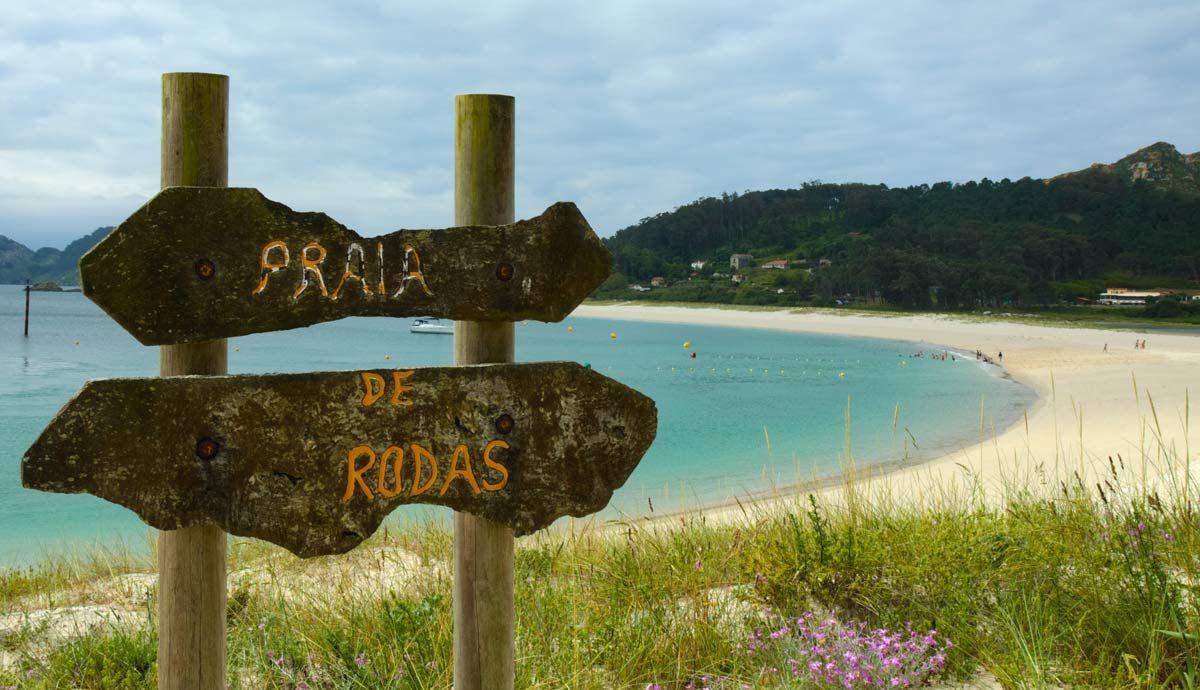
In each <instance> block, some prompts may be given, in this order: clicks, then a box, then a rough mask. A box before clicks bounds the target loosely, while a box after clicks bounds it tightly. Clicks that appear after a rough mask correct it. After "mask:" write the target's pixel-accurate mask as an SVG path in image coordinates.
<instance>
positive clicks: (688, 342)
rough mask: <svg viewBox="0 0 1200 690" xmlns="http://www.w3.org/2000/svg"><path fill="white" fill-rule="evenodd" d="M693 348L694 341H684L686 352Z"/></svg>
mask: <svg viewBox="0 0 1200 690" xmlns="http://www.w3.org/2000/svg"><path fill="white" fill-rule="evenodd" d="M691 346H692V341H690V340H685V341H683V349H685V350H686V349H688V348H689V347H691Z"/></svg>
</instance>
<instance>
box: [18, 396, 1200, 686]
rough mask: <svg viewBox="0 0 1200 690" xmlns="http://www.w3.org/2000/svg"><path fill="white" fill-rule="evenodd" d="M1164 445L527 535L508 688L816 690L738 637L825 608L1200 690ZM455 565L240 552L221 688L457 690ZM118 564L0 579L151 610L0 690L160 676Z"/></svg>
mask: <svg viewBox="0 0 1200 690" xmlns="http://www.w3.org/2000/svg"><path fill="white" fill-rule="evenodd" d="M1185 418H1186V412H1185ZM1152 433H1154V432H1152ZM1160 438H1161V436H1160ZM847 443H849V440H847ZM1160 448H1161V453H1160V454H1156V455H1155V461H1156V462H1160V463H1163V466H1160V467H1159V468H1158V469H1160V470H1162V469H1164V468H1165V469H1166V470H1167V471H1166V473H1165V474H1160V475H1159V476H1161V477H1170V479H1169V480H1163V481H1158V482H1156V483H1154V484H1147V483H1144V482H1143V481H1142V479H1141V475H1142V470H1141V468H1140V467H1138V468H1134V467H1129V466H1127V465H1126V463H1125V462H1124V460H1123V459H1121V458H1120V457H1115V458H1113V459H1112V460H1111V461H1110V463H1109V464H1108V468H1107V471H1106V472H1105V473H1104V476H1102V477H1096V478H1095V481H1093V480H1092V479H1088V480H1086V481H1085V480H1084V479H1082V478H1076V479H1074V480H1073V481H1070V482H1066V481H1064V482H1060V483H1058V484H1055V485H1053V487H1052V490H1050V491H1047V490H1046V489H1045V488H1044V487H1042V486H1039V485H1029V486H1023V485H1015V484H1014V485H1010V486H1008V487H1006V488H1005V495H1004V498H1003V500H1002V501H996V500H995V499H994V496H992V495H990V494H989V495H985V492H984V491H983V490H982V489H981V488H980V487H979V484H978V483H977V482H973V481H966V482H963V483H962V484H961V486H963V487H967V488H965V489H956V490H949V489H944V488H939V487H926V489H927V492H926V493H927V495H936V500H927V501H924V502H919V501H916V500H913V499H912V497H911V496H910V495H908V494H905V493H903V492H902V491H901V490H900V489H899V488H897V489H895V490H892V489H889V488H887V484H886V483H884V484H872V485H855V484H848V485H846V486H844V487H842V489H841V490H840V491H838V492H836V494H830V495H816V494H810V495H804V494H801V495H797V496H795V497H793V498H791V499H788V500H785V501H784V502H783V503H782V504H777V505H775V506H774V507H773V508H772V509H770V510H765V509H764V510H755V509H750V508H747V509H745V510H744V512H743V513H742V514H741V515H740V517H738V518H736V519H726V520H713V519H709V518H706V517H704V516H702V515H690V516H681V517H675V518H671V519H669V520H657V521H651V520H629V521H626V522H623V523H620V524H615V525H613V524H607V525H602V524H591V523H574V524H573V525H569V526H566V527H563V528H560V529H557V530H553V531H551V532H550V533H549V534H545V535H541V536H536V537H532V538H528V539H525V540H522V541H521V542H520V543H519V545H518V551H517V563H516V567H517V669H518V678H517V686H518V687H522V688H564V687H565V688H638V689H639V690H640V689H642V688H646V687H654V686H655V685H657V686H659V687H661V688H672V689H674V688H701V687H711V688H717V687H722V688H725V687H728V688H734V687H738V688H740V687H772V688H794V687H814V686H819V685H817V684H816V682H815V681H814V680H812V679H811V678H810V677H809V676H807V675H805V674H804V673H802V672H801V673H796V672H793V670H792V669H794V668H797V665H798V664H801V665H802V664H803V663H804V662H805V661H806V659H807V657H806V656H805V654H808V653H809V652H806V651H805V645H804V644H801V642H802V641H803V640H802V639H801V638H798V637H796V636H795V634H794V631H793V632H788V633H786V634H780V636H781V637H782V638H783V639H782V640H781V641H780V642H779V643H778V644H775V645H774V646H770V645H765V644H764V645H762V646H763V647H764V650H763V651H761V652H759V653H753V654H751V653H747V651H746V650H747V640H765V639H767V637H770V636H769V635H768V636H764V632H767V633H770V632H774V633H779V631H780V630H783V629H787V630H789V631H791V630H792V629H793V628H795V626H794V625H792V626H791V627H788V625H790V624H789V623H788V621H797V620H822V619H824V618H826V617H830V618H831V619H832V618H834V617H836V619H838V620H839V621H848V622H849V621H858V622H861V624H862V625H863V626H865V627H864V628H862V630H868V631H869V630H872V629H876V628H878V629H886V630H889V631H905V630H906V629H907V626H909V625H911V626H912V628H913V630H914V631H916V632H915V633H914V634H917V635H918V636H919V635H925V634H927V633H928V632H929V631H933V630H936V631H937V632H936V636H937V639H939V640H949V641H952V642H953V645H954V646H953V648H952V649H950V650H949V651H947V652H945V660H944V661H945V669H944V674H945V676H946V677H948V678H960V679H969V678H973V677H976V676H977V675H978V674H980V673H986V674H990V675H991V676H994V677H995V678H996V679H997V680H999V682H1000V683H1001V684H1003V686H1004V687H1009V688H1034V687H1037V688H1042V687H1048V686H1058V687H1102V688H1167V687H1183V688H1194V687H1197V685H1198V684H1200V551H1198V549H1197V545H1198V542H1200V539H1198V538H1200V520H1198V518H1197V515H1196V512H1195V509H1194V497H1195V495H1196V489H1197V487H1196V479H1195V478H1194V477H1193V476H1192V475H1191V473H1190V472H1191V467H1190V462H1191V458H1190V455H1189V453H1190V452H1191V451H1190V448H1183V449H1176V448H1173V447H1171V446H1170V445H1169V444H1167V443H1165V442H1162V443H1160ZM847 455H848V457H849V456H850V454H849V449H848V451H847ZM964 471H968V470H964ZM968 472H969V471H968ZM450 556H451V542H450V537H449V535H448V534H447V533H446V531H445V530H444V529H443V528H441V527H440V526H437V525H434V524H419V525H413V526H410V527H407V528H404V529H402V530H400V531H394V530H393V531H391V532H388V533H385V534H382V535H380V536H378V537H376V538H375V539H373V540H371V541H370V542H369V543H368V544H366V545H365V546H364V547H362V548H360V549H358V550H356V551H355V552H353V553H352V554H350V555H347V556H344V557H341V558H334V559H314V560H311V561H298V560H297V559H294V558H292V557H291V556H288V555H286V554H283V553H281V552H279V551H278V550H276V549H273V548H270V547H267V546H264V545H261V544H258V543H251V542H241V541H239V542H236V543H235V544H234V546H233V549H232V557H231V566H230V569H231V577H230V581H231V595H230V598H229V606H228V621H229V666H230V684H231V687H233V688H287V689H288V690H291V689H294V688H347V689H349V688H397V689H398V688H422V689H424V688H448V687H450V683H451V668H452V664H451V659H450V650H451V639H452V627H451V619H452V616H451V582H450V574H449V570H448V567H447V563H449V562H451V558H450ZM126 570H127V568H126V567H124V566H122V567H120V568H115V569H114V568H111V567H106V566H105V565H104V564H103V563H102V562H99V561H91V562H88V561H82V560H81V561H78V562H74V563H73V564H71V565H70V566H68V565H65V564H64V563H63V562H61V561H48V562H46V563H44V564H43V565H41V566H39V567H37V568H34V569H31V570H25V571H8V572H5V573H3V574H0V603H3V605H4V609H5V612H6V613H7V614H8V616H10V620H11V616H14V615H16V616H19V615H20V614H21V613H22V612H29V611H32V610H33V609H34V608H37V607H44V606H46V602H50V605H58V606H61V605H69V604H78V603H92V604H96V603H107V604H110V605H114V606H125V607H128V608H132V609H138V610H141V611H143V612H144V615H138V616H135V617H134V618H133V619H132V620H134V621H135V622H133V623H130V622H129V619H122V620H123V622H121V623H119V624H112V625H99V626H96V627H93V628H91V629H90V630H88V631H87V632H85V633H84V634H81V635H65V636H56V635H54V634H53V633H52V631H50V630H49V629H48V628H47V627H46V625H45V624H44V623H37V622H33V620H34V619H33V618H32V617H31V618H30V621H31V622H30V623H29V624H28V625H24V626H17V627H15V628H13V627H11V626H10V628H8V632H7V633H0V653H3V654H5V655H7V658H8V665H7V666H6V667H5V669H4V670H0V687H3V686H13V687H18V686H19V687H21V688H68V687H78V688H150V687H153V686H154V675H155V667H154V649H155V630H154V623H155V621H154V616H153V612H154V605H153V603H154V602H153V600H152V598H151V599H150V600H144V599H143V600H136V598H134V599H129V598H126V599H122V598H121V597H120V596H117V595H113V594H112V593H111V591H112V590H111V588H106V587H105V586H104V583H106V582H111V581H112V580H113V579H114V578H118V577H119V576H120V574H121V573H122V572H125V571H126ZM106 593H107V594H106ZM152 596H153V592H151V597H152ZM106 597H107V598H106ZM806 616H809V617H808V618H805V617H806ZM812 616H815V617H812ZM780 621H783V623H780ZM781 625H783V626H784V627H783V628H781V627H780V626H781ZM839 625H840V623H839ZM804 639H807V638H804ZM914 639H915V638H914ZM754 645H755V649H756V650H757V649H758V647H759V646H760V645H759V643H758V642H755V643H754ZM800 668H802V666H800Z"/></svg>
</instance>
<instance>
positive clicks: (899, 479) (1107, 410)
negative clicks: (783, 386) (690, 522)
mask: <svg viewBox="0 0 1200 690" xmlns="http://www.w3.org/2000/svg"><path fill="white" fill-rule="evenodd" d="M572 316H576V317H581V318H591V319H614V320H617V319H619V320H626V321H650V322H659V323H682V324H696V325H707V326H732V327H738V328H763V329H770V330H777V331H784V332H796V333H815V334H824V335H838V336H849V337H861V338H871V339H876V340H891V341H903V342H911V343H919V344H924V345H926V346H927V347H934V348H938V349H949V350H955V351H960V352H968V353H973V352H974V351H975V350H976V349H979V350H982V351H984V352H985V354H989V355H991V356H992V357H997V355H998V353H999V352H1004V366H1003V367H1001V371H1003V372H1004V374H1003V375H1007V376H1009V377H1011V378H1012V379H1013V380H1014V381H1016V382H1017V383H1019V384H1021V385H1024V386H1025V387H1027V388H1029V389H1030V390H1031V391H1032V392H1033V393H1034V394H1035V395H1036V398H1035V400H1033V401H1032V402H1031V404H1030V405H1029V406H1028V407H1027V409H1026V411H1025V414H1024V416H1023V418H1021V417H1018V418H1017V419H1016V420H1014V423H1013V424H1011V425H1010V426H1008V427H1007V428H1005V429H1003V430H1001V429H996V430H994V432H993V435H992V436H991V437H990V438H987V439H984V440H982V441H979V442H974V443H971V442H967V443H964V444H963V445H962V446H961V447H955V448H953V449H951V450H948V451H944V452H940V453H935V454H932V455H931V456H930V457H927V458H922V459H920V460H918V461H916V462H905V461H902V460H894V461H886V460H885V461H883V462H880V463H872V464H871V465H870V466H868V467H863V468H852V470H851V472H852V474H851V476H850V477H848V476H847V472H845V471H843V472H838V473H834V474H831V475H828V476H823V477H819V478H817V479H815V480H812V481H806V482H799V483H796V484H792V485H788V486H786V487H779V488H777V489H770V490H764V491H762V492H754V493H752V494H749V495H744V496H735V497H732V498H730V499H728V500H724V501H720V502H716V503H709V504H701V505H698V506H696V507H694V508H690V509H683V510H680V511H674V512H671V513H668V514H655V515H653V516H640V517H638V518H637V519H638V520H651V521H659V520H663V519H669V518H671V517H678V516H679V515H681V514H696V513H703V514H705V515H706V516H726V517H731V516H732V515H736V514H738V513H740V511H742V510H744V509H745V508H746V507H747V504H750V505H752V506H755V507H770V506H772V505H777V504H778V503H779V502H780V501H785V500H787V499H788V498H791V497H795V496H797V495H803V494H805V493H810V492H814V491H816V492H829V491H834V490H836V489H838V488H839V487H842V486H844V485H845V482H846V480H847V479H848V478H849V479H851V480H852V481H854V482H855V483H856V484H865V485H869V486H872V487H878V488H886V489H887V490H889V491H890V492H892V493H893V494H898V495H900V496H904V497H909V498H913V499H918V500H928V498H930V497H931V496H932V494H933V493H936V492H937V491H942V490H948V489H952V488H954V487H958V488H962V487H964V486H966V485H972V484H975V483H976V482H978V484H977V488H981V489H983V491H984V492H985V494H986V495H987V496H989V497H991V498H999V497H1001V496H1002V495H1003V491H1004V488H1005V486H1007V485H1011V484H1017V485H1022V486H1024V485H1027V484H1029V483H1030V482H1032V481H1036V482H1038V483H1040V484H1043V485H1046V484H1053V485H1055V486H1057V483H1056V479H1058V478H1064V477H1070V476H1071V475H1072V474H1074V473H1078V474H1079V475H1080V477H1081V479H1082V478H1086V477H1089V476H1092V475H1094V474H1095V473H1096V472H1097V470H1098V469H1099V468H1101V467H1103V468H1105V469H1106V468H1107V459H1108V457H1109V456H1110V455H1112V456H1116V455H1117V454H1120V457H1121V458H1122V460H1127V459H1128V460H1132V461H1134V462H1139V461H1140V463H1141V471H1142V473H1143V474H1144V475H1146V476H1148V477H1149V476H1152V475H1153V476H1159V475H1162V474H1163V473H1165V472H1167V471H1168V470H1170V469H1171V468H1167V467H1163V466H1162V462H1161V452H1160V451H1161V447H1160V444H1161V445H1170V444H1175V445H1176V446H1177V447H1178V448H1196V447H1200V434H1197V432H1196V430H1195V429H1194V427H1195V426H1196V425H1195V424H1191V425H1190V427H1189V425H1188V424H1186V423H1185V420H1183V419H1182V418H1183V410H1185V409H1187V407H1188V397H1189V394H1188V392H1189V390H1195V391H1200V337H1196V336H1193V335H1182V334H1169V333H1162V332H1153V331H1152V332H1138V331H1128V330H1121V331H1116V330H1106V329H1086V328H1078V327H1070V328H1065V327H1058V326H1041V325H1031V324H1024V323H1015V322H1011V321H1001V320H997V321H975V320H961V319H954V318H952V317H947V316H944V315H930V314H912V315H900V316H897V315H882V316H881V315H873V314H871V315H868V314H864V313H852V312H850V313H848V312H841V311H825V310H775V311H751V310H738V309H730V308H712V307H703V306H698V307H681V306H655V305H648V304H645V303H639V304H628V303H624V304H613V305H586V304H585V305H583V306H580V307H579V308H578V309H576V310H575V312H574V313H573V314H572ZM1141 338H1145V339H1147V340H1148V341H1149V342H1150V345H1149V348H1148V349H1147V350H1134V349H1133V347H1132V344H1133V340H1134V339H1141ZM1151 405H1152V406H1153V409H1151ZM1153 412H1157V413H1158V415H1160V417H1159V420H1158V421H1159V424H1158V426H1157V428H1156V431H1155V433H1156V434H1158V433H1161V439H1160V438H1158V437H1156V436H1154V435H1152V434H1147V426H1148V424H1149V423H1151V422H1152V417H1151V415H1152V413H1153ZM1164 413H1166V414H1167V416H1168V417H1169V419H1163V418H1162V415H1164ZM1176 419H1177V420H1178V423H1173V422H1175V421H1176ZM1022 422H1024V423H1022ZM1189 435H1190V438H1189ZM1156 460H1158V462H1156ZM930 489H934V491H933V492H931V491H930Z"/></svg>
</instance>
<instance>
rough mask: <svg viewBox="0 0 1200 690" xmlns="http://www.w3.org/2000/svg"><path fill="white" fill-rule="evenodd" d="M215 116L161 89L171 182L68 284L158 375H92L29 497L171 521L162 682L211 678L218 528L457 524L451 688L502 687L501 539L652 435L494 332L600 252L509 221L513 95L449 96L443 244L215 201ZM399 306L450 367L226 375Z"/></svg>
mask: <svg viewBox="0 0 1200 690" xmlns="http://www.w3.org/2000/svg"><path fill="white" fill-rule="evenodd" d="M227 99H228V78H227V77H223V76H221V75H204V74H167V75H164V76H163V141H162V155H163V173H162V179H163V187H164V191H162V192H161V193H160V194H159V195H158V196H156V197H154V198H153V199H151V200H150V201H149V202H148V203H147V204H146V205H145V206H143V207H142V208H141V209H139V210H138V211H137V212H136V213H134V214H133V216H131V217H130V218H129V219H128V220H127V221H125V222H124V223H122V224H121V226H120V227H119V228H117V230H116V231H114V232H113V233H112V234H111V235H109V237H108V238H107V239H105V240H104V241H103V242H101V243H100V244H99V245H97V246H96V247H95V248H94V249H92V251H91V252H89V253H88V254H87V255H85V256H84V257H83V259H82V260H81V261H80V270H81V275H82V281H83V291H84V293H85V294H86V295H87V296H88V297H89V298H91V299H92V300H94V301H95V302H96V303H97V304H99V305H100V306H101V307H103V308H104V309H105V311H107V312H108V313H109V314H110V315H111V316H112V317H113V318H114V319H116V320H117V321H118V322H119V323H120V324H121V325H122V326H124V327H125V329H126V330H128V331H129V332H130V333H132V334H133V335H134V336H135V337H136V338H137V339H138V340H139V341H141V342H142V343H144V344H147V345H162V346H163V347H162V349H161V353H162V355H161V362H162V365H161V373H162V376H163V377H168V378H145V379H109V380H100V381H91V382H88V383H87V384H86V385H85V386H84V388H83V389H82V390H81V391H80V392H79V394H78V395H76V396H75V398H73V399H72V400H71V401H70V402H69V403H67V405H66V406H65V407H64V408H63V409H62V410H61V411H60V412H59V414H58V416H56V417H55V418H54V420H53V421H52V422H51V423H50V425H49V426H48V427H47V428H46V429H45V431H43V433H42V435H41V436H40V437H39V438H38V440H37V442H36V443H35V444H34V445H33V446H32V447H31V448H30V449H29V450H28V451H27V452H26V454H25V457H24V458H23V460H22V463H21V476H22V482H23V483H24V485H25V486H27V487H30V488H34V489H40V490H44V491H55V492H61V493H80V492H86V493H91V494H93V495H96V496H99V497H101V498H104V499H107V500H109V501H112V502H114V503H118V504H120V505H123V506H125V507H127V508H129V509H131V510H133V511H134V512H136V513H137V514H138V515H139V516H140V517H141V518H142V519H143V520H145V521H146V522H147V523H148V524H150V525H152V526H154V527H157V528H159V529H161V530H164V531H163V532H162V534H161V536H160V540H159V568H160V574H159V601H160V604H159V623H158V630H159V665H158V669H159V687H160V688H163V689H164V690H167V689H175V688H179V689H182V688H189V689H193V688H194V689H200V690H212V689H220V688H224V687H225V683H226V681H225V674H226V671H225V639H224V636H225V615H226V614H225V539H226V537H225V535H226V533H231V534H236V535H242V536H248V537H256V538H259V539H264V540H267V541H271V542H274V543H276V544H279V545H281V546H283V547H285V548H287V549H289V550H291V551H292V552H293V553H295V554H297V555H300V556H305V557H307V556H316V555H321V554H338V553H343V552H345V551H348V550H350V549H352V548H354V547H355V546H357V545H359V544H360V543H362V541H363V540H364V539H366V538H367V537H368V536H370V535H371V534H372V533H373V532H374V531H375V530H376V529H377V528H378V527H379V525H380V523H381V522H382V520H383V519H384V517H385V516H386V515H387V514H388V513H389V512H390V511H391V510H393V509H394V508H396V507H397V506H400V505H404V504H410V503H429V504H437V505H444V506H448V507H451V508H454V509H455V510H456V511H458V513H457V514H456V515H455V526H454V532H455V601H454V619H455V641H454V654H455V669H454V675H455V681H454V682H455V687H456V688H458V689H459V690H483V689H487V690H507V689H509V688H512V687H513V675H514V667H513V663H514V662H513V648H514V647H513V620H514V618H513V536H514V535H524V534H528V533H530V532H533V531H536V530H539V529H542V528H544V527H546V526H548V525H550V524H551V523H552V522H553V521H554V520H556V519H557V518H559V517H562V516H564V515H574V516H583V515H588V514H591V513H594V512H596V511H598V510H600V509H602V508H603V507H604V506H605V505H607V504H608V502H609V500H610V499H611V497H612V493H613V491H614V490H616V489H617V488H619V487H620V486H621V485H623V484H624V482H625V480H626V479H627V478H628V477H629V475H630V473H631V472H632V471H633V469H634V468H635V467H636V466H637V463H638V462H639V461H640V459H641V457H642V455H643V454H644V453H645V452H646V450H647V448H648V447H649V446H650V443H651V442H652V441H653V439H654V436H655V431H656V424H657V415H656V410H655V406H654V402H653V401H652V400H650V399H649V398H647V397H645V396H644V395H642V394H640V393H638V392H636V391H634V390H632V389H630V388H627V387H626V386H624V385H622V384H620V383H618V382H616V381H613V380H611V379H608V378H607V377H604V376H602V375H601V374H598V373H596V372H594V371H591V370H590V369H587V368H584V367H582V366H580V365H578V364H574V363H569V362H546V363H534V364H511V363H506V362H511V361H512V359H513V329H512V323H511V322H512V321H513V320H517V319H526V318H535V319H540V320H546V321H557V320H561V319H563V318H564V317H565V316H566V315H567V314H569V313H570V312H571V310H572V309H574V308H575V307H576V306H577V305H578V304H579V303H580V302H581V301H582V300H583V299H584V297H586V296H587V295H588V294H590V293H591V291H592V290H594V289H595V288H596V287H597V286H598V285H599V284H600V283H601V282H602V281H603V280H604V279H605V278H606V277H607V275H608V270H609V261H610V259H609V255H608V252H607V251H606V250H605V249H604V246H603V245H602V244H601V243H600V241H599V240H598V239H597V237H596V236H595V234H594V233H593V232H592V230H591V228H590V227H588V224H587V221H585V220H584V218H583V216H582V215H581V214H580V213H579V211H578V209H576V208H575V206H574V205H573V204H569V203H560V204H555V205H553V206H551V207H550V208H549V209H547V210H546V212H545V213H543V214H542V215H540V216H538V217H537V218H533V219H530V220H526V221H522V222H519V223H514V222H512V221H513V218H512V216H513V212H512V208H513V204H512V202H513V126H512V116H513V99H512V98H510V97H507V96H460V97H459V98H458V100H457V102H456V106H457V113H458V115H457V116H458V122H457V126H456V133H455V136H456V149H455V183H456V184H455V187H456V194H455V207H456V210H455V216H456V222H458V223H459V227H455V228H449V229H446V230H401V231H397V232H394V233H391V234H388V235H383V236H381V237H375V238H363V237H360V236H359V235H358V234H356V233H354V232H353V231H351V230H348V229H346V228H345V227H343V226H341V225H339V224H337V223H336V222H334V221H333V220H331V219H330V218H329V217H327V216H325V215H324V214H320V213H296V212H294V211H292V210H290V209H288V208H287V207H285V206H283V205H281V204H278V203H276V202H273V201H270V200H268V199H266V198H265V197H263V196H262V195H261V194H260V193H258V192H257V191H256V190H253V189H226V188H224V187H225V181H226V169H227V168H226V163H227V143H226V142H227V127H226V123H227V114H228V100H227ZM176 185H199V186H176ZM413 315H432V316H442V317H448V318H452V319H456V320H459V321H458V323H457V324H456V328H455V364H456V365H460V366H455V367H442V368H424V369H368V370H363V371H348V372H325V373H309V374H275V375H242V376H225V375H224V374H225V373H226V353H227V347H226V344H225V340H224V338H226V337H230V336H235V335H243V334H247V333H257V332H265V331H275V330H283V329H290V328H297V327H301V326H308V325H312V324H316V323H320V322H325V321H332V320H336V319H340V318H343V317H346V316H413ZM461 365H475V366H461ZM184 374H192V375H191V376H181V375H184ZM197 374H199V375H198V376H197Z"/></svg>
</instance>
